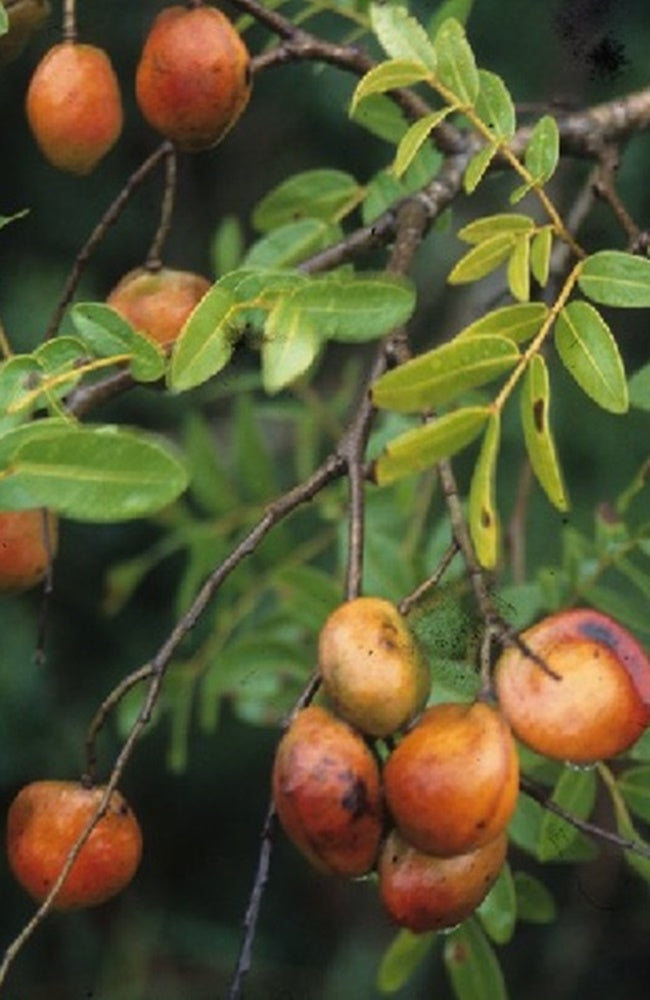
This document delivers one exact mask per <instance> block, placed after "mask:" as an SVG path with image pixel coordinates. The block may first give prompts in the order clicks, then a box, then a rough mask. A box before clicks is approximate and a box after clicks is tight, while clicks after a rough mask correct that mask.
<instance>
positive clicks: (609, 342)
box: [555, 301, 628, 413]
mask: <svg viewBox="0 0 650 1000" xmlns="http://www.w3.org/2000/svg"><path fill="white" fill-rule="evenodd" d="M555 346H556V347H557V350H558V354H559V355H560V357H561V359H562V361H563V363H564V365H565V367H566V368H567V370H568V371H569V372H570V373H571V374H572V375H573V377H574V379H575V380H576V382H577V383H578V385H579V386H580V388H581V389H582V390H583V392H586V393H587V395H588V396H590V397H591V398H592V399H593V400H594V402H596V403H598V405H599V406H602V408H603V409H604V410H609V411H610V412H611V413H625V411H626V410H627V408H628V394H627V381H626V378H625V369H624V367H623V360H622V358H621V355H620V352H619V350H618V345H617V343H616V340H615V339H614V337H613V335H612V332H611V330H610V329H609V327H608V325H607V323H606V322H605V320H604V319H603V317H602V316H601V315H600V313H599V312H598V310H597V309H595V308H594V306H592V305H591V304H590V303H589V302H581V301H575V302H569V304H568V305H567V306H565V307H564V309H563V310H562V311H561V312H560V315H559V316H558V318H557V320H556V323H555Z"/></svg>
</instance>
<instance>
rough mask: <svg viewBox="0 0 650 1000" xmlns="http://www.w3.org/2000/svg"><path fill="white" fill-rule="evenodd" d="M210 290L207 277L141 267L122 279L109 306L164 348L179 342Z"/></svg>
mask: <svg viewBox="0 0 650 1000" xmlns="http://www.w3.org/2000/svg"><path fill="white" fill-rule="evenodd" d="M210 288H211V285H210V282H209V281H208V279H207V278H204V277H202V275H200V274H194V272H192V271H177V270H175V269H173V268H169V267H161V268H159V269H158V270H156V271H151V270H149V269H147V268H145V267H139V268H135V269H134V270H133V271H129V272H128V274H125V275H124V277H123V278H121V280H120V281H119V282H118V283H117V285H116V286H115V288H114V289H113V290H112V292H111V293H110V294H109V296H108V298H107V299H106V303H107V305H109V306H111V307H112V308H113V309H115V311H116V312H118V313H119V314H120V316H122V317H123V318H124V319H126V320H128V322H129V323H130V324H131V326H133V327H135V329H136V330H138V331H139V332H140V333H142V334H144V335H145V336H146V337H148V338H149V340H152V341H154V342H155V343H157V344H161V345H162V346H163V347H164V346H166V345H169V344H171V343H172V342H173V341H174V340H175V339H176V337H177V336H178V334H179V333H180V330H181V328H182V326H183V324H184V323H185V321H186V320H187V319H188V317H189V315H190V313H191V312H192V310H193V309H194V307H195V306H197V305H198V303H199V302H200V301H201V299H202V298H203V296H204V295H205V293H206V292H207V291H208V290H209V289H210Z"/></svg>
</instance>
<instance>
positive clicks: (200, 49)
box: [135, 6, 251, 151]
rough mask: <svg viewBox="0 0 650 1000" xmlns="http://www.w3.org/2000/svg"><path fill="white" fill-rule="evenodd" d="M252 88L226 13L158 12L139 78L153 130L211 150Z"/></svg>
mask: <svg viewBox="0 0 650 1000" xmlns="http://www.w3.org/2000/svg"><path fill="white" fill-rule="evenodd" d="M250 91H251V75H250V56H249V54H248V50H247V48H246V46H245V45H244V43H243V41H242V40H241V38H240V37H239V35H238V34H237V32H236V31H235V29H234V27H233V26H232V24H231V23H230V21H229V20H228V18H227V17H226V16H225V14H222V13H221V11H219V10H216V9H215V8H214V7H207V6H199V7H195V8H194V9H192V10H188V9H187V8H185V7H180V6H175V7H168V8H167V9H166V10H163V11H162V12H161V13H160V14H159V15H158V17H157V18H156V19H155V21H154V23H153V25H152V27H151V30H150V32H149V35H148V36H147V39H146V41H145V44H144V47H143V49H142V54H141V56H140V62H139V63H138V68H137V71H136V77H135V93H136V98H137V101H138V105H139V107H140V110H141V111H142V114H143V115H144V117H145V118H146V120H147V121H148V122H149V124H150V125H152V126H153V128H155V129H156V130H157V131H158V132H161V133H162V134H163V135H164V136H166V137H167V138H168V139H171V140H172V142H175V143H176V145H178V146H179V147H180V148H181V149H186V150H193V151H197V150H200V149H208V148H209V147H210V146H214V145H215V144H216V143H217V142H218V141H219V139H221V138H222V136H223V135H224V134H225V132H227V131H228V129H229V128H230V127H231V126H232V125H234V123H235V122H236V121H237V119H238V118H239V116H240V115H241V113H242V111H243V110H244V108H245V107H246V105H247V103H248V99H249V97H250Z"/></svg>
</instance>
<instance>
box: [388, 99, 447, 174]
mask: <svg viewBox="0 0 650 1000" xmlns="http://www.w3.org/2000/svg"><path fill="white" fill-rule="evenodd" d="M451 110H452V109H451V108H442V109H441V110H440V111H432V112H431V114H429V115H424V117H423V118H419V119H418V120H417V121H416V122H414V123H413V125H411V127H410V128H409V130H408V131H407V132H406V134H405V135H404V136H403V138H402V139H401V141H400V144H399V146H398V147H397V152H396V154H395V161H394V163H393V168H392V169H393V172H394V173H395V175H396V176H397V177H401V176H402V174H403V173H405V172H406V170H407V169H408V167H410V165H411V163H412V162H413V160H414V158H415V156H416V155H417V153H418V151H419V149H420V147H421V146H422V145H423V143H425V142H426V141H427V139H428V138H429V136H430V134H431V132H432V131H433V129H434V128H435V127H436V125H439V124H440V122H441V121H444V119H445V118H446V117H447V115H448V114H450V112H451Z"/></svg>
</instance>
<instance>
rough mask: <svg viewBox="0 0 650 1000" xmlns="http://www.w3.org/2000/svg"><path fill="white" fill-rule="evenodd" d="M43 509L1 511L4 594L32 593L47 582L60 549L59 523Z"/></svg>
mask: <svg viewBox="0 0 650 1000" xmlns="http://www.w3.org/2000/svg"><path fill="white" fill-rule="evenodd" d="M47 518H48V519H47V532H48V537H47V540H46V537H45V520H44V518H43V511H42V510H41V509H40V508H37V509H29V510H6V511H0V591H8V592H18V591H22V590H29V588H30V587H35V586H36V584H38V583H41V581H42V580H44V579H45V575H46V573H47V569H48V566H49V563H50V561H51V560H52V559H53V558H54V556H55V555H56V550H57V545H58V520H57V518H56V515H55V514H53V513H52V512H51V511H50V512H48V515H47Z"/></svg>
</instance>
